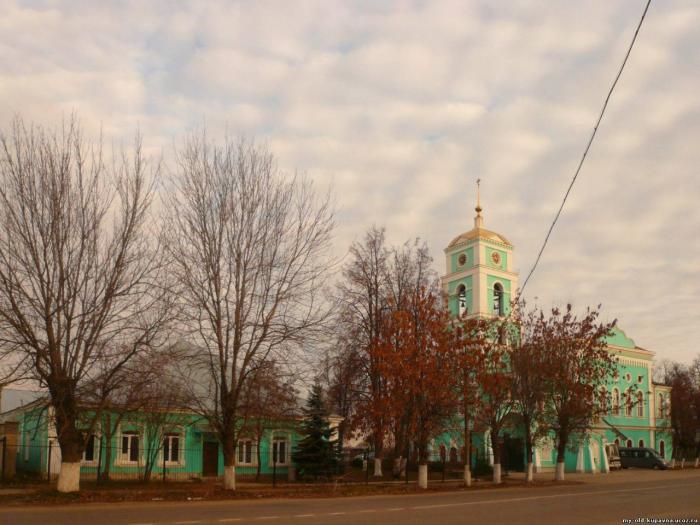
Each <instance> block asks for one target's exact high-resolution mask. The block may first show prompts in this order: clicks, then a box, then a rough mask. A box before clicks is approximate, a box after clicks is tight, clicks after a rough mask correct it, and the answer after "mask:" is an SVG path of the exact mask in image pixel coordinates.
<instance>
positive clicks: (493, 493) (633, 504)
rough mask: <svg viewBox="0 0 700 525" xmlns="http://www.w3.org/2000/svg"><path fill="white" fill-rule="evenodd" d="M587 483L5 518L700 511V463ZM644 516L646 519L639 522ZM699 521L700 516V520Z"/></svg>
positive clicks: (518, 518) (307, 519) (67, 521)
mask: <svg viewBox="0 0 700 525" xmlns="http://www.w3.org/2000/svg"><path fill="white" fill-rule="evenodd" d="M577 479H582V480H584V481H585V482H586V483H585V484H582V485H563V486H562V485H559V486H546V487H542V486H540V487H534V488H522V487H518V488H502V489H493V490H473V491H455V492H439V493H427V494H419V495H395V496H368V497H354V498H353V497H348V498H324V499H321V498H319V499H284V500H281V499H280V500H264V501H262V500H258V501H219V502H189V503H185V502H178V503H169V502H157V503H133V504H131V503H122V504H87V505H73V506H62V507H50V508H49V507H30V508H17V509H0V524H1V525H79V524H100V525H145V524H153V525H205V524H216V525H224V524H227V523H230V524H234V525H248V524H257V525H259V524H262V523H271V524H288V523H289V524H304V525H320V524H323V525H349V524H362V525H365V524H367V525H370V524H380V523H381V524H386V525H393V524H402V525H412V524H433V523H436V524H439V525H451V524H458V523H459V524H464V523H489V524H491V523H493V524H499V523H518V524H533V525H534V524H543V523H544V524H548V525H556V524H559V523H567V524H568V523H571V524H592V523H595V524H601V523H602V524H604V523H615V524H621V523H623V519H624V518H627V519H631V520H632V522H631V523H635V521H634V520H635V518H640V517H644V518H650V517H656V518H696V519H697V518H700V470H694V471H680V472H679V471H674V472H670V471H669V472H640V471H629V472H617V473H613V474H611V475H608V476H604V475H598V476H590V475H588V476H584V477H579V478H577ZM637 523H639V522H637ZM695 523H698V522H697V521H696V522H695Z"/></svg>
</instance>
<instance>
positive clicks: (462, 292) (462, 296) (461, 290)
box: [457, 284, 467, 317]
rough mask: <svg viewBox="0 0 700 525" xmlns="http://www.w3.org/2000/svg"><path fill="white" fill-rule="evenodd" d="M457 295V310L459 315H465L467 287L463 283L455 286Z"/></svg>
mask: <svg viewBox="0 0 700 525" xmlns="http://www.w3.org/2000/svg"><path fill="white" fill-rule="evenodd" d="M457 297H458V299H457V300H458V310H459V315H460V317H461V316H462V315H465V314H466V313H467V289H466V288H465V287H464V285H463V284H460V285H459V287H458V288H457Z"/></svg>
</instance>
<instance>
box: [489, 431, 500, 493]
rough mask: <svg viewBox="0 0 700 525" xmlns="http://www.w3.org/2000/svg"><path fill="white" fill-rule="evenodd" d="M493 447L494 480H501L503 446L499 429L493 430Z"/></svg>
mask: <svg viewBox="0 0 700 525" xmlns="http://www.w3.org/2000/svg"><path fill="white" fill-rule="evenodd" d="M491 449H492V450H493V482H494V483H500V482H501V446H500V443H499V442H498V430H495V431H494V430H492V431H491Z"/></svg>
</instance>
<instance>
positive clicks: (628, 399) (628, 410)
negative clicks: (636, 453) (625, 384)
mask: <svg viewBox="0 0 700 525" xmlns="http://www.w3.org/2000/svg"><path fill="white" fill-rule="evenodd" d="M625 415H626V416H627V417H632V392H630V391H629V390H628V391H627V392H625ZM630 446H631V445H630Z"/></svg>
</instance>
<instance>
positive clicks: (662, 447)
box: [659, 439, 666, 458]
mask: <svg viewBox="0 0 700 525" xmlns="http://www.w3.org/2000/svg"><path fill="white" fill-rule="evenodd" d="M659 455H660V456H661V457H662V458H665V457H666V443H664V440H663V439H662V440H661V441H659Z"/></svg>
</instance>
